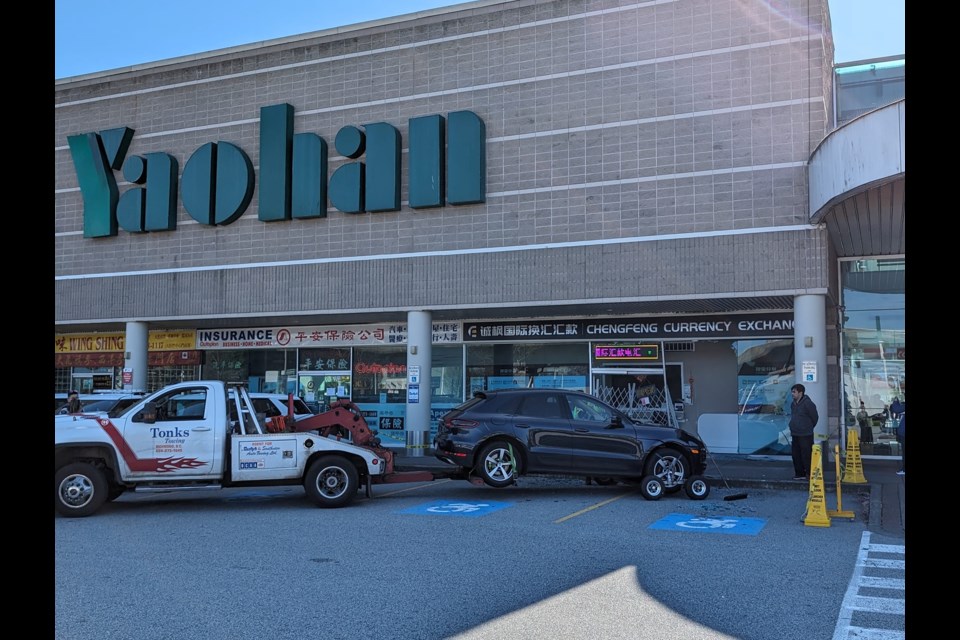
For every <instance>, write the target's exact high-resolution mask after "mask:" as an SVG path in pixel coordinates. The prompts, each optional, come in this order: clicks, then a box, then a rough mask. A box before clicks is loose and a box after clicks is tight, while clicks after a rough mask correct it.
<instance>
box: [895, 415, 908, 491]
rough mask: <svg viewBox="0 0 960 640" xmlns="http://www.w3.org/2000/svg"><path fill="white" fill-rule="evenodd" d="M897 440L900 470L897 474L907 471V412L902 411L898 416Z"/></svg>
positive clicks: (903, 473)
mask: <svg viewBox="0 0 960 640" xmlns="http://www.w3.org/2000/svg"><path fill="white" fill-rule="evenodd" d="M897 442H899V443H900V470H899V471H897V475H898V476H902V475H905V474H906V473H907V453H906V452H907V412H906V411H904V412H903V415H902V416H900V424H898V425H897Z"/></svg>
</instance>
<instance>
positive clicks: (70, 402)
mask: <svg viewBox="0 0 960 640" xmlns="http://www.w3.org/2000/svg"><path fill="white" fill-rule="evenodd" d="M67 413H80V394H78V393H77V392H76V391H73V390H71V391H70V393H68V394H67Z"/></svg>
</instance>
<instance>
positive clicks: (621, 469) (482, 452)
mask: <svg viewBox="0 0 960 640" xmlns="http://www.w3.org/2000/svg"><path fill="white" fill-rule="evenodd" d="M433 444H434V455H435V456H436V457H437V458H438V459H440V460H442V461H444V462H447V463H449V464H452V465H457V466H459V467H462V468H463V469H465V470H467V471H469V472H470V474H471V475H473V476H475V477H478V478H480V479H481V480H482V481H483V482H484V483H486V484H487V485H489V486H491V487H506V486H509V485H511V484H513V483H514V481H515V479H516V478H517V477H519V476H523V475H526V474H546V475H573V476H584V477H588V478H593V479H594V480H595V481H596V482H598V483H599V484H613V483H615V482H618V481H622V482H627V483H637V484H639V485H640V491H641V493H642V494H643V496H644V497H645V498H647V499H648V500H656V499H658V498H660V497H661V495H662V494H664V493H674V492H677V491H679V490H680V489H684V490H685V491H686V493H687V496H688V497H690V498H692V499H694V500H702V499H703V498H705V497H706V496H707V495H708V494H709V491H710V488H709V485H708V484H707V482H706V480H705V479H704V478H703V474H704V472H705V471H706V465H707V448H706V446H705V445H704V443H703V441H702V440H700V438H698V437H697V436H695V435H693V434H691V433H688V432H687V431H684V430H683V429H676V428H673V427H668V426H661V425H656V424H644V423H640V422H635V421H634V420H632V419H631V418H629V417H628V416H626V415H625V414H623V413H621V412H620V411H618V410H616V409H615V408H613V407H611V406H610V405H608V404H606V403H605V402H603V401H601V400H600V399H598V398H596V397H594V396H591V395H589V394H586V393H582V392H580V391H568V390H563V389H499V390H496V391H478V392H476V393H475V394H474V397H473V398H471V399H470V400H468V401H467V402H465V403H463V404H461V405H460V406H459V407H457V408H455V409H452V410H451V411H450V412H448V413H447V414H446V415H444V416H443V417H442V418H441V419H440V422H439V425H438V428H437V437H436V439H435V440H434V443H433Z"/></svg>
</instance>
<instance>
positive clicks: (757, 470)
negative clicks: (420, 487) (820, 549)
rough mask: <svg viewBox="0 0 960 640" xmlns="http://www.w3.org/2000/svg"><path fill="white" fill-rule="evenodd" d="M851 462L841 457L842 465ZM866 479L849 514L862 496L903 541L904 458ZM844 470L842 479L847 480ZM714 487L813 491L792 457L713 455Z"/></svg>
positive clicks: (828, 473) (826, 474) (844, 491)
mask: <svg viewBox="0 0 960 640" xmlns="http://www.w3.org/2000/svg"><path fill="white" fill-rule="evenodd" d="M393 451H394V464H395V467H396V469H397V470H398V471H438V470H443V469H451V466H450V465H449V464H447V463H445V462H442V461H441V460H438V459H437V458H436V457H434V455H433V450H432V449H429V448H419V449H418V448H395V449H393ZM844 462H845V460H844V459H843V458H841V463H844ZM861 467H862V471H863V472H862V481H860V480H861V478H859V477H858V475H857V474H848V478H847V479H848V480H849V479H851V478H853V479H854V480H858V482H848V481H845V482H843V483H841V485H840V499H841V500H842V501H843V505H842V506H843V510H848V509H850V508H851V507H852V506H853V502H854V501H856V500H858V499H859V498H860V497H861V496H862V497H863V500H864V501H865V504H864V505H863V506H864V507H865V509H866V510H867V513H868V527H869V528H870V529H871V530H873V531H877V532H883V533H886V534H889V535H893V536H897V537H903V536H904V532H905V530H906V519H905V515H906V502H905V491H904V486H905V485H904V483H905V476H898V475H897V470H898V469H899V468H900V459H899V458H870V459H864V458H861ZM843 473H844V472H843V471H841V477H843ZM704 476H705V477H706V479H707V481H708V483H709V484H710V486H711V487H712V488H713V489H718V490H727V488H728V487H729V488H730V489H736V490H744V489H747V490H749V489H751V488H755V489H777V490H788V491H810V483H809V482H807V481H805V480H794V479H793V462H792V461H791V459H790V456H765V455H763V456H761V455H743V454H710V458H709V460H708V462H707V471H706V473H705V474H704ZM823 480H824V492H825V494H826V495H827V496H829V499H828V508H833V507H834V506H836V493H837V466H836V460H835V457H834V455H833V454H830V455H828V456H825V458H824V460H823Z"/></svg>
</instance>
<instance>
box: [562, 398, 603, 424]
mask: <svg viewBox="0 0 960 640" xmlns="http://www.w3.org/2000/svg"><path fill="white" fill-rule="evenodd" d="M567 400H568V402H569V404H570V411H571V413H572V414H573V419H574V420H589V421H591V422H607V421H609V420H610V412H609V411H608V410H607V409H606V408H605V407H604V406H603V405H601V404H600V403H598V402H594V401H592V400H590V399H589V398H582V397H580V396H572V397H568V398H567Z"/></svg>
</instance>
